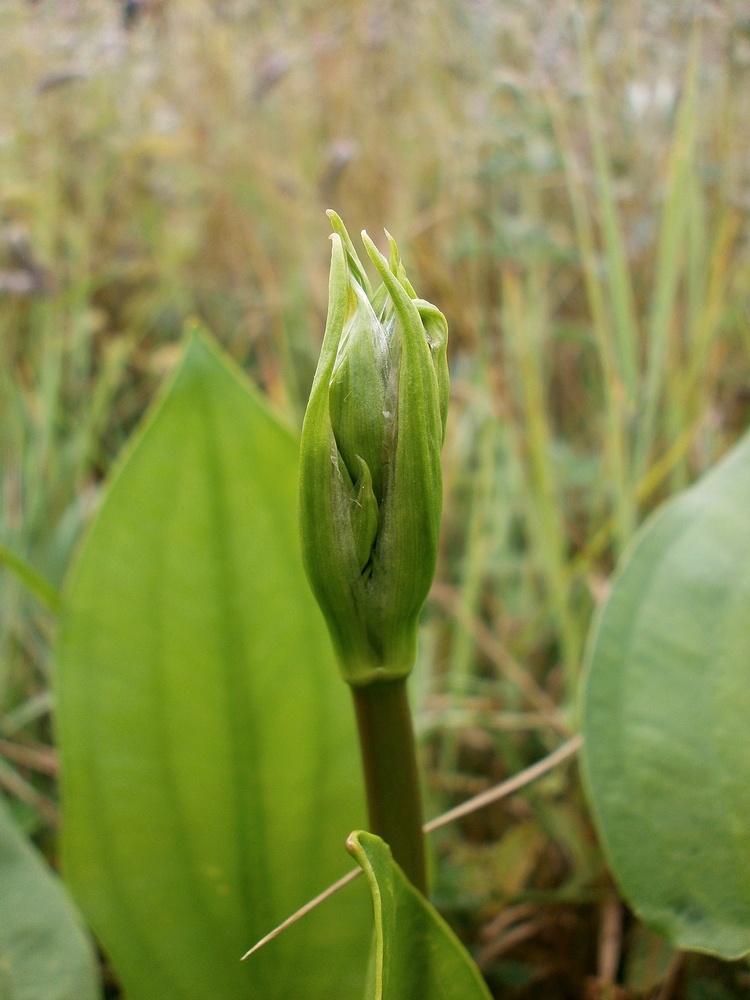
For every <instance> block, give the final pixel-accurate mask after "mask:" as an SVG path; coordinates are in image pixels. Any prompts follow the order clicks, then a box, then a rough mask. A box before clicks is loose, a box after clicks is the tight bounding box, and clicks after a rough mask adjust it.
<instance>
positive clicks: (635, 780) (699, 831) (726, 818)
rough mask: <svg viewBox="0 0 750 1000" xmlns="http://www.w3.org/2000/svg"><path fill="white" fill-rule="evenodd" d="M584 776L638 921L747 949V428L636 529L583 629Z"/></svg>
mask: <svg viewBox="0 0 750 1000" xmlns="http://www.w3.org/2000/svg"><path fill="white" fill-rule="evenodd" d="M593 636H594V637H593V642H592V646H591V655H590V665H589V670H588V678H587V682H586V686H585V694H584V733H585V743H584V747H583V756H584V765H585V774H586V778H587V784H588V789H589V793H590V798H591V801H592V804H593V810H594V814H595V818H596V820H597V823H598V826H599V829H600V832H601V836H602V840H603V843H604V847H605V850H606V853H607V855H608V858H609V861H610V864H611V867H612V869H613V871H614V873H615V875H616V877H617V879H618V881H619V883H620V885H621V888H622V891H623V892H624V894H625V896H626V898H627V899H628V901H629V902H630V904H631V905H632V907H633V908H634V909H635V911H636V912H637V913H638V915H639V916H640V917H641V918H642V919H643V920H644V921H645V922H647V923H648V924H650V925H651V926H652V927H653V928H654V929H655V930H657V931H658V932H659V933H661V934H662V935H664V936H665V937H666V938H668V939H669V940H670V941H671V942H672V943H674V944H676V945H677V946H678V947H681V948H687V949H697V950H700V951H707V952H712V953H715V954H717V955H720V956H722V957H724V958H737V957H739V956H741V955H743V954H745V953H746V952H748V951H750V729H749V728H748V725H747V720H748V718H750V435H746V436H745V438H744V439H743V440H742V441H741V442H740V443H739V444H738V445H737V446H736V447H735V448H734V449H733V450H732V451H731V452H730V454H729V455H728V456H727V457H726V458H725V459H724V460H723V461H722V462H721V463H719V465H717V466H716V468H714V469H713V470H712V471H711V472H709V473H708V474H707V475H706V476H705V477H704V478H703V479H702V480H700V482H698V483H697V484H696V485H695V486H693V487H692V488H691V489H689V490H687V491H686V492H685V493H683V494H682V495H681V496H679V497H678V498H677V499H676V500H674V501H673V502H671V503H670V504H668V505H667V506H665V507H664V508H662V509H661V510H660V511H659V512H657V513H656V515H655V516H654V517H652V518H651V519H650V520H649V521H648V522H647V523H646V525H645V527H644V528H643V530H642V531H641V533H640V534H639V536H638V538H637V541H636V543H635V545H634V548H633V549H632V551H631V553H630V556H629V558H628V559H627V560H626V562H625V563H624V565H623V567H622V569H621V570H620V571H619V573H618V575H617V577H616V579H615V582H614V585H613V588H612V592H611V595H610V597H609V600H608V602H607V604H606V606H605V607H604V609H603V613H602V615H601V617H600V620H599V622H598V626H597V627H596V629H595V632H594V634H593Z"/></svg>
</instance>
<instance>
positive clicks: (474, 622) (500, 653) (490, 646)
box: [430, 583, 564, 729]
mask: <svg viewBox="0 0 750 1000" xmlns="http://www.w3.org/2000/svg"><path fill="white" fill-rule="evenodd" d="M430 600H432V601H433V602H434V603H435V604H438V605H439V606H440V607H441V608H443V609H445V610H446V611H447V612H448V613H449V614H450V615H452V616H453V618H455V619H456V621H457V622H459V624H460V625H462V626H463V628H464V629H466V631H467V632H468V633H469V634H470V635H471V636H472V638H473V639H474V641H475V642H476V644H477V646H478V647H479V649H480V650H481V651H482V652H483V653H484V655H485V656H486V657H487V659H488V660H490V661H491V662H492V663H493V664H494V665H495V666H496V667H497V668H498V670H499V671H500V672H501V673H502V674H504V675H505V677H507V678H508V680H509V681H511V682H512V683H513V684H515V686H516V687H517V688H518V689H519V691H522V692H523V694H524V695H525V696H526V698H527V699H528V701H529V704H531V705H533V706H534V707H535V708H537V709H538V710H539V711H540V712H542V713H543V714H544V716H545V717H546V718H547V719H548V720H549V722H550V723H551V724H554V725H555V727H556V728H557V729H564V723H563V721H562V719H561V717H560V712H559V710H558V707H557V705H556V704H555V703H554V701H553V700H552V698H550V696H549V695H548V694H547V692H546V691H543V690H542V688H540V687H539V685H538V684H537V682H536V681H535V680H534V678H533V677H532V676H531V674H529V672H528V671H526V670H524V668H523V667H522V666H521V665H520V663H518V662H517V661H516V660H515V659H514V658H513V657H512V656H511V654H510V653H509V652H508V650H507V649H506V648H505V646H504V645H503V644H502V643H501V642H500V641H499V640H498V639H497V638H496V637H495V636H494V635H493V634H492V632H490V630H489V629H488V628H487V626H486V625H483V624H482V622H480V621H479V620H478V619H477V618H475V617H474V615H472V614H471V612H470V611H468V610H467V609H466V608H465V607H464V605H463V604H462V603H461V599H460V597H459V595H458V594H457V593H456V591H455V590H454V589H453V587H449V586H447V585H446V584H443V583H435V584H433V586H432V590H431V591H430Z"/></svg>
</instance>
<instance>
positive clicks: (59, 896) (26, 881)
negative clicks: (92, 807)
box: [0, 796, 102, 1000]
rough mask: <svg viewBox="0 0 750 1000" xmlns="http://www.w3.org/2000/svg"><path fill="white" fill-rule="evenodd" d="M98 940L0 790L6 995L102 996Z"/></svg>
mask: <svg viewBox="0 0 750 1000" xmlns="http://www.w3.org/2000/svg"><path fill="white" fill-rule="evenodd" d="M101 995H102V993H101V984H100V978H99V963H98V962H97V959H96V953H95V951H94V946H93V943H92V941H91V939H90V938H89V936H88V934H87V933H86V931H85V930H84V928H83V925H82V924H81V922H80V919H79V917H78V914H77V913H76V912H75V909H74V908H73V905H72V903H71V901H70V900H69V899H68V895H67V893H66V891H65V888H64V887H63V885H62V883H61V882H60V880H59V879H58V878H57V876H56V875H55V874H54V872H52V871H50V869H49V868H48V866H47V863H46V862H45V860H44V858H43V857H42V856H41V854H40V853H39V852H38V851H37V850H35V848H34V847H32V845H31V844H30V843H29V842H28V841H27V839H26V838H25V837H24V835H23V834H22V833H21V831H20V830H19V829H18V828H17V826H16V824H15V823H14V822H13V818H12V816H11V815H10V812H9V810H8V807H7V806H6V805H5V803H4V802H3V799H2V796H0V997H2V998H3V1000H39V998H40V997H44V1000H98V998H100V997H101Z"/></svg>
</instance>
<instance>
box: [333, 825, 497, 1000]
mask: <svg viewBox="0 0 750 1000" xmlns="http://www.w3.org/2000/svg"><path fill="white" fill-rule="evenodd" d="M347 847H348V849H349V853H350V854H351V855H352V857H354V858H355V859H356V861H357V862H358V863H359V865H360V866H361V868H362V870H363V871H364V873H365V875H366V876H367V881H368V884H369V886H370V892H371V894H372V906H373V911H374V915H375V940H374V943H373V951H372V954H371V958H370V968H369V971H368V984H367V992H366V997H367V1000H417V998H418V1000H491V994H490V991H489V990H488V988H487V985H486V983H485V981H484V980H483V979H482V975H481V973H480V971H479V969H478V968H477V967H476V965H475V964H474V962H472V960H471V957H470V956H469V953H468V952H467V951H466V949H465V948H464V946H463V945H462V944H461V942H460V941H459V940H458V938H457V937H456V935H455V934H454V933H453V931H452V930H451V929H450V927H449V926H448V925H447V924H446V922H445V921H444V920H443V918H442V917H441V916H440V914H439V913H438V912H437V910H436V909H435V908H434V907H433V906H432V905H431V904H430V903H429V902H428V901H427V900H426V899H425V898H424V896H423V895H422V894H421V893H420V892H418V891H417V890H416V889H415V888H414V886H413V885H412V884H411V882H409V880H408V879H407V878H406V876H405V875H404V873H403V872H402V871H401V869H400V868H399V866H398V865H397V864H396V862H395V861H394V860H393V858H392V856H391V849H390V848H389V847H388V845H387V844H386V843H385V842H384V841H383V840H381V839H380V837H376V836H375V835H374V834H372V833H366V832H364V831H361V830H360V831H355V832H354V833H352V834H351V835H350V837H349V840H348V841H347Z"/></svg>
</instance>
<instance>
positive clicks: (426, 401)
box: [299, 212, 448, 685]
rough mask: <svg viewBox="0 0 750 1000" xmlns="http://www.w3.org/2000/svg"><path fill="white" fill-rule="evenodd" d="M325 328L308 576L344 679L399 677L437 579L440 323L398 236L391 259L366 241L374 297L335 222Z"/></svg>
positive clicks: (307, 446)
mask: <svg viewBox="0 0 750 1000" xmlns="http://www.w3.org/2000/svg"><path fill="white" fill-rule="evenodd" d="M328 214H329V216H330V217H331V221H332V223H333V228H334V230H335V232H334V234H333V236H332V237H331V239H332V241H333V252H332V258H331V276H330V283H329V303H328V320H327V323H326V332H325V336H324V339H323V347H322V349H321V354H320V360H319V362H318V368H317V371H316V373H315V380H314V382H313V387H312V391H311V393H310V400H309V402H308V406H307V413H306V414H305V422H304V426H303V429H302V445H301V458H300V492H299V509H300V530H301V535H302V552H303V557H304V562H305V568H306V570H307V575H308V578H309V580H310V584H311V586H312V589H313V592H314V594H315V596H316V598H317V600H318V603H319V604H320V607H321V609H322V611H323V614H324V616H325V619H326V622H327V623H328V628H329V631H330V633H331V637H332V639H333V644H334V647H335V649H336V653H337V655H338V659H339V662H340V664H341V669H342V672H343V674H344V677H345V679H346V680H347V681H348V682H349V683H350V684H356V685H364V684H370V683H372V682H373V681H377V680H379V679H383V680H385V679H389V680H393V679H396V678H399V677H404V676H406V675H407V674H408V673H409V671H410V670H411V668H412V666H413V664H414V659H415V656H416V636H417V619H418V616H419V612H420V610H421V608H422V605H423V604H424V601H425V598H426V597H427V593H428V591H429V589H430V585H431V583H432V578H433V576H434V573H435V561H436V558H437V545H438V533H439V529H440V514H441V507H442V477H441V468H440V451H441V447H442V443H443V437H444V435H445V420H446V416H447V410H448V364H447V358H446V347H447V339H448V328H447V324H446V322H445V318H444V317H443V315H442V313H440V312H439V311H438V310H437V309H436V308H435V307H434V306H432V305H430V303H429V302H425V301H424V300H422V299H419V298H417V296H416V293H415V292H414V289H413V288H412V286H411V284H410V283H409V280H408V279H407V277H406V272H405V270H404V266H403V264H402V263H401V260H400V257H399V253H398V248H397V247H396V244H395V241H394V240H393V239H392V238H391V237H390V235H389V236H388V239H389V243H390V257H389V259H388V260H386V258H385V257H384V256H383V255H382V254H381V253H380V252H379V251H378V250H377V248H376V247H375V245H374V244H373V242H372V241H371V240H370V238H369V237H368V236H367V234H366V233H364V232H363V234H362V239H363V241H364V244H365V249H366V250H367V253H368V255H369V257H370V259H371V260H372V262H373V264H374V265H375V267H376V268H377V270H378V272H379V274H380V277H381V279H382V282H383V283H382V285H381V286H380V287H379V288H378V289H377V291H375V292H373V290H372V287H371V285H370V282H369V279H368V277H367V274H366V272H365V270H364V268H363V266H362V263H361V261H360V260H359V257H358V256H357V252H356V250H355V249H354V245H353V244H352V241H351V239H350V238H349V234H348V233H347V231H346V229H345V228H344V224H343V223H342V221H341V219H339V217H338V216H337V215H336V214H335V213H333V212H329V213H328Z"/></svg>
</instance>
